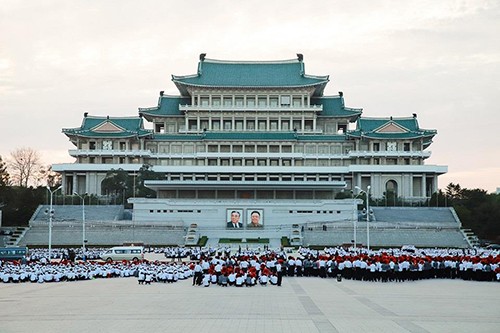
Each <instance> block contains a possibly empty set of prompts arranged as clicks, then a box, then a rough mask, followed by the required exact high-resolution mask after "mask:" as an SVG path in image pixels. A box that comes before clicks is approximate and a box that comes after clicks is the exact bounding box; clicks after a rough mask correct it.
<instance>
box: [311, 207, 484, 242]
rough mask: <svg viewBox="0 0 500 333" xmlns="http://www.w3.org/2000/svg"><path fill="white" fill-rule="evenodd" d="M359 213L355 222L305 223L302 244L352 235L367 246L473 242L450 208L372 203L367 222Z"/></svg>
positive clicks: (351, 239)
mask: <svg viewBox="0 0 500 333" xmlns="http://www.w3.org/2000/svg"><path fill="white" fill-rule="evenodd" d="M359 217H360V218H359V220H358V221H356V223H354V221H344V222H338V223H335V222H332V223H321V224H305V225H304V245H306V246H307V245H324V246H338V245H347V244H353V243H354V239H356V243H357V244H358V245H363V246H366V245H367V243H368V237H369V240H370V241H369V242H370V246H371V247H400V246H403V245H414V246H417V247H456V248H469V247H472V246H474V245H475V243H474V242H473V240H474V238H473V237H474V236H473V235H470V234H466V233H465V232H464V231H463V230H462V229H461V224H460V220H459V219H458V216H457V215H456V213H455V211H454V210H453V209H452V208H422V207H418V208H414V207H373V215H372V216H371V218H370V223H369V225H367V223H366V216H362V215H359ZM355 226H356V228H355ZM367 227H368V230H367ZM355 229H356V230H355Z"/></svg>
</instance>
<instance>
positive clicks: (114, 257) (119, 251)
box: [101, 246, 144, 261]
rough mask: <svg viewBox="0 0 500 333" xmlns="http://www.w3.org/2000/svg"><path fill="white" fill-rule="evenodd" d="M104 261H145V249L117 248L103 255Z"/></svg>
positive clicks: (132, 247) (137, 247)
mask: <svg viewBox="0 0 500 333" xmlns="http://www.w3.org/2000/svg"><path fill="white" fill-rule="evenodd" d="M101 259H102V260H104V261H120V260H143V259H144V249H143V248H142V247H140V246H115V247H112V248H110V249H108V250H106V252H104V253H103V254H102V255H101Z"/></svg>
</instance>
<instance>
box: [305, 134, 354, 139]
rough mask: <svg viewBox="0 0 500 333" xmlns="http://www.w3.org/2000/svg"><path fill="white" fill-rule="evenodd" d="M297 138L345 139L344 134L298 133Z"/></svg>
mask: <svg viewBox="0 0 500 333" xmlns="http://www.w3.org/2000/svg"><path fill="white" fill-rule="evenodd" d="M297 139H298V140H299V141H345V140H346V135H345V134H331V135H325V134H316V135H315V134H311V135H298V136H297Z"/></svg>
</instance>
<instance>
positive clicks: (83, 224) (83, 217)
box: [73, 192, 87, 256]
mask: <svg viewBox="0 0 500 333" xmlns="http://www.w3.org/2000/svg"><path fill="white" fill-rule="evenodd" d="M73 194H74V195H76V196H78V197H79V198H80V199H82V247H83V255H84V256H85V242H86V240H85V196H86V195H87V193H84V194H83V195H80V194H78V193H76V192H73Z"/></svg>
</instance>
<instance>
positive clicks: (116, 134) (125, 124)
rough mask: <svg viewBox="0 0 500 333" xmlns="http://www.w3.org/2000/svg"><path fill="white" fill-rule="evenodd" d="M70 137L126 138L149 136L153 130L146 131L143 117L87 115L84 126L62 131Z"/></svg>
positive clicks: (83, 122)
mask: <svg viewBox="0 0 500 333" xmlns="http://www.w3.org/2000/svg"><path fill="white" fill-rule="evenodd" d="M62 132H63V133H64V134H66V135H67V136H68V137H71V136H80V137H95V138H126V137H133V136H140V137H142V136H149V135H151V133H152V132H151V130H147V129H144V122H143V119H142V118H141V117H109V116H108V117H98V116H88V115H85V117H84V118H83V121H82V125H81V126H80V127H77V128H64V129H63V130H62Z"/></svg>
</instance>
